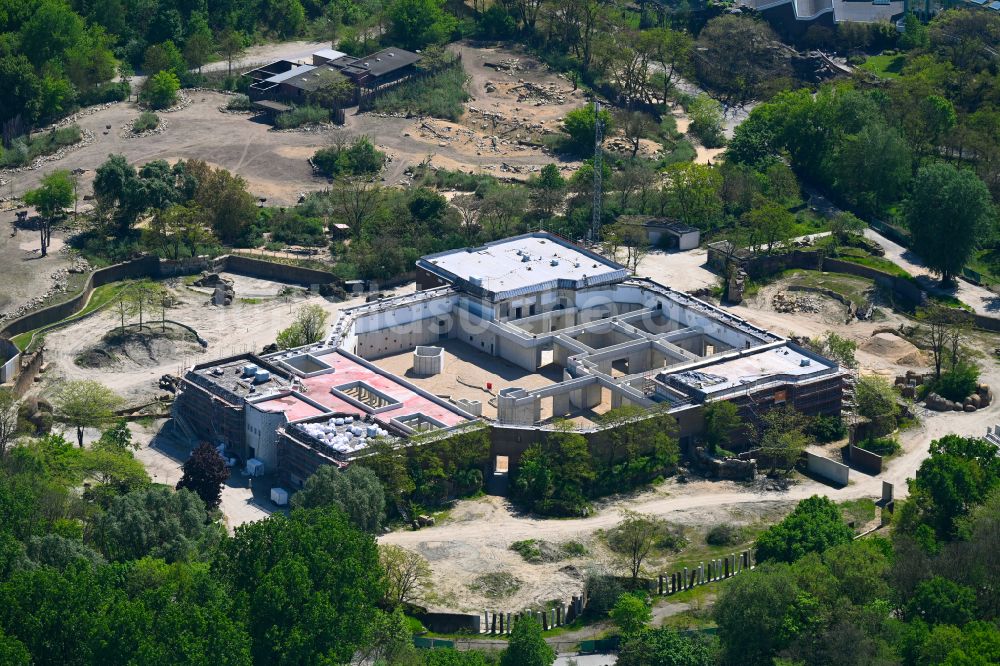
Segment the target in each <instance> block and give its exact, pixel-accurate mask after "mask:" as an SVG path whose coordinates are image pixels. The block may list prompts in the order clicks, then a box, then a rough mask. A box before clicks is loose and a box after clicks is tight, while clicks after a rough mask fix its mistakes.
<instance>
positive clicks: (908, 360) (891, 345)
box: [858, 332, 927, 365]
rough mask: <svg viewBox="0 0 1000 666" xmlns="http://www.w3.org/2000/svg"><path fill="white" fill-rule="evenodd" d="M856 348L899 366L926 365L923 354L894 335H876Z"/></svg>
mask: <svg viewBox="0 0 1000 666" xmlns="http://www.w3.org/2000/svg"><path fill="white" fill-rule="evenodd" d="M858 348H859V349H860V350H862V351H865V352H868V353H869V354H872V355H873V356H878V357H879V358H883V359H885V360H887V361H889V362H891V363H896V364H899V365H926V363H927V361H926V359H924V355H923V353H922V352H921V351H920V350H919V349H918V348H917V346H916V345H914V344H913V343H912V342H909V341H907V340H904V339H903V338H901V337H899V336H898V335H896V334H894V333H887V332H883V333H876V334H875V335H873V336H871V337H870V338H868V339H867V340H865V341H864V342H862V343H861V344H860V345H858Z"/></svg>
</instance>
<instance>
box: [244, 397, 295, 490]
mask: <svg viewBox="0 0 1000 666" xmlns="http://www.w3.org/2000/svg"><path fill="white" fill-rule="evenodd" d="M243 415H244V419H245V423H246V435H245V437H246V447H247V449H246V450H247V456H252V457H254V458H257V459H258V460H261V461H263V462H264V471H265V472H267V473H271V472H273V471H275V470H276V469H277V468H278V428H280V427H283V426H284V425H285V424H286V423H288V421H287V419H286V418H285V414H284V413H283V412H265V411H263V410H261V409H257V408H256V407H255V406H254V405H252V404H249V403H248V404H247V405H246V406H245V407H244V409H243ZM251 449H253V452H252V453H251Z"/></svg>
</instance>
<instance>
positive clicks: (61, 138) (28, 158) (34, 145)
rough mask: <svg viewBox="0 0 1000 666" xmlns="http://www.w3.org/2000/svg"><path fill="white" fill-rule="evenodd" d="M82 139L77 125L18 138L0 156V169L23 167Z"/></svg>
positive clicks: (81, 132)
mask: <svg viewBox="0 0 1000 666" xmlns="http://www.w3.org/2000/svg"><path fill="white" fill-rule="evenodd" d="M82 138H83V130H81V129H80V127H79V125H70V126H68V127H60V128H58V129H53V130H51V131H48V132H43V133H41V134H35V135H34V136H20V137H17V138H16V139H14V140H13V141H12V142H11V145H10V147H9V148H8V149H7V150H5V151H3V154H2V155H0V167H19V166H25V165H26V164H29V163H30V162H32V161H33V160H34V159H35V158H37V157H41V156H43V155H51V154H52V153H54V152H56V151H57V150H59V149H60V148H64V147H65V146H72V145H73V144H75V143H77V142H79V141H80V139H82Z"/></svg>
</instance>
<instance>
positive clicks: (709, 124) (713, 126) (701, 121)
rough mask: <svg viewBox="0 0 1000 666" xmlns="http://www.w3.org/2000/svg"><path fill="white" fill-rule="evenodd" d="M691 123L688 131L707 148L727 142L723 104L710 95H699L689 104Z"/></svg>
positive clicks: (716, 146) (718, 146) (720, 145)
mask: <svg viewBox="0 0 1000 666" xmlns="http://www.w3.org/2000/svg"><path fill="white" fill-rule="evenodd" d="M688 114H689V115H690V116H691V125H690V126H689V128H688V131H689V132H690V133H691V134H693V135H695V136H696V137H698V140H699V141H701V144H702V145H703V146H705V147H706V148H721V147H722V146H724V145H725V144H726V135H725V134H724V133H723V130H722V106H721V105H720V104H719V103H718V102H716V101H715V100H714V99H712V98H711V97H709V96H708V95H698V96H697V97H695V98H694V99H693V100H692V101H691V103H690V104H689V105H688Z"/></svg>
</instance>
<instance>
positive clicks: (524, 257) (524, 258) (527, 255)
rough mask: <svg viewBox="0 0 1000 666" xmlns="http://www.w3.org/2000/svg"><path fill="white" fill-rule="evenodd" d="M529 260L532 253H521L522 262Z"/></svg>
mask: <svg viewBox="0 0 1000 666" xmlns="http://www.w3.org/2000/svg"><path fill="white" fill-rule="evenodd" d="M528 261H531V255H530V254H528V253H527V252H525V253H524V254H522V255H521V263H522V264H523V263H525V262H528Z"/></svg>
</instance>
